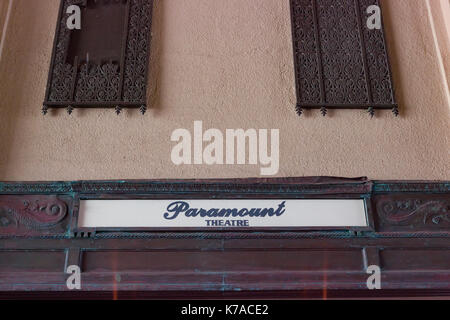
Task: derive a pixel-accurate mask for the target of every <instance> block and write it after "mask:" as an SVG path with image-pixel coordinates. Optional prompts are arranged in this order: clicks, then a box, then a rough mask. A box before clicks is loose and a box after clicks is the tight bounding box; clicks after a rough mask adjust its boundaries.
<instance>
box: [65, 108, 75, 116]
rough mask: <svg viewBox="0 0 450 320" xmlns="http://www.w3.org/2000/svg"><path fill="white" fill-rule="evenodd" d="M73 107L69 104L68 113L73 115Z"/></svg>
mask: <svg viewBox="0 0 450 320" xmlns="http://www.w3.org/2000/svg"><path fill="white" fill-rule="evenodd" d="M73 109H74V108H73V107H72V106H67V109H66V110H67V113H68V114H69V115H71V114H72V113H73Z"/></svg>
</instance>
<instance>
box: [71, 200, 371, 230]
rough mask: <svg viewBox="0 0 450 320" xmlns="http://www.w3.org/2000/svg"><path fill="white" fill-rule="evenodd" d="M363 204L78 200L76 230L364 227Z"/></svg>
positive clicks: (358, 202) (343, 202)
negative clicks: (78, 209)
mask: <svg viewBox="0 0 450 320" xmlns="http://www.w3.org/2000/svg"><path fill="white" fill-rule="evenodd" d="M367 226H368V223H367V217H366V210H365V204H364V200H361V199H340V200H324V199H315V200H298V199H287V200H284V199H272V200H259V199H239V200H236V199H227V200H216V199H209V200H184V199H183V200H159V199H158V200H82V201H81V203H80V213H79V219H78V227H79V228H206V229H208V228H209V229H216V228H304V227H306V228H308V227H318V228H323V227H327V228H333V227H335V228H345V227H367Z"/></svg>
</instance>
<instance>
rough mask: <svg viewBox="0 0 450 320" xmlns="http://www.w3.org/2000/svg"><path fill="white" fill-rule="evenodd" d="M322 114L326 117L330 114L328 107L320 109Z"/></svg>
mask: <svg viewBox="0 0 450 320" xmlns="http://www.w3.org/2000/svg"><path fill="white" fill-rule="evenodd" d="M320 113H321V114H322V116H324V117H325V116H326V115H327V114H328V110H327V108H326V107H322V108H320Z"/></svg>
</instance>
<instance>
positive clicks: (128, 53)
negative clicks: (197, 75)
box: [42, 0, 153, 115]
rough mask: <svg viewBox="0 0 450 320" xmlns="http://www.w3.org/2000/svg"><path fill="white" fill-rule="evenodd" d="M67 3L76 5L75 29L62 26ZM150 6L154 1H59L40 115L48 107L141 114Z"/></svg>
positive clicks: (65, 23)
mask: <svg viewBox="0 0 450 320" xmlns="http://www.w3.org/2000/svg"><path fill="white" fill-rule="evenodd" d="M71 5H78V6H79V7H80V8H81V14H82V20H81V21H82V25H81V29H80V30H76V29H75V30H70V29H69V28H68V27H67V20H68V18H69V17H70V16H71V14H70V13H67V11H68V10H67V9H68V8H69V6H71ZM152 9H153V0H61V5H60V13H59V18H58V25H57V28H56V34H55V41H54V48H53V55H52V61H51V66H50V71H49V76H48V84H47V92H46V97H45V102H44V106H43V109H42V112H43V114H44V115H45V114H47V113H48V110H49V109H50V108H66V110H67V112H68V113H69V114H72V112H73V110H74V109H76V108H112V109H114V111H115V112H116V113H117V114H118V115H119V114H120V113H121V112H122V110H123V109H125V108H137V109H139V110H140V112H141V113H142V114H145V112H146V111H147V102H146V100H147V99H146V96H147V94H146V90H147V69H148V63H149V56H150V42H151V23H152ZM69 12H70V10H69Z"/></svg>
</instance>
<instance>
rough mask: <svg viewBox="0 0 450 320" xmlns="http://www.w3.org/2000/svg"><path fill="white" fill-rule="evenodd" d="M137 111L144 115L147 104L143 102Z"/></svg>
mask: <svg viewBox="0 0 450 320" xmlns="http://www.w3.org/2000/svg"><path fill="white" fill-rule="evenodd" d="M139 111H140V112H141V114H142V115H145V113H146V112H147V106H146V105H145V104H143V105H142V106H141V107H140V108H139Z"/></svg>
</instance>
